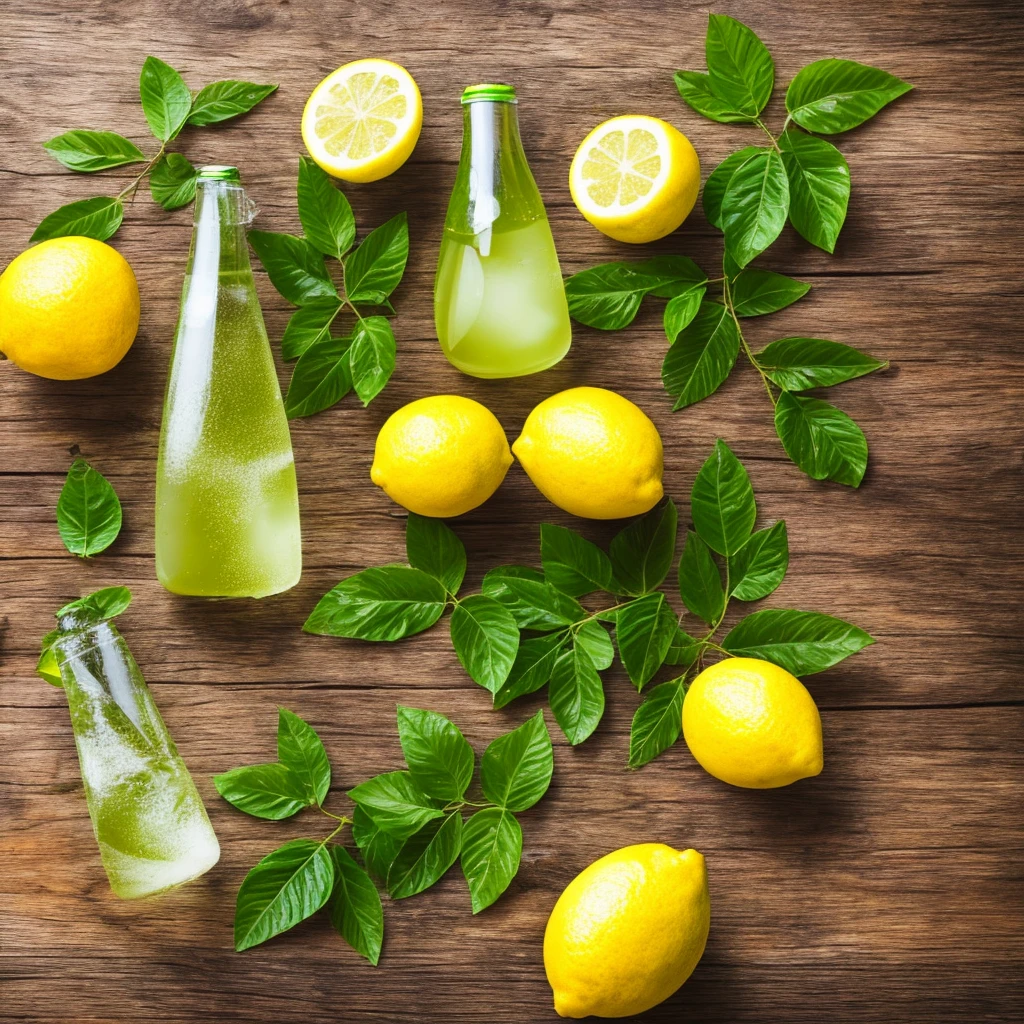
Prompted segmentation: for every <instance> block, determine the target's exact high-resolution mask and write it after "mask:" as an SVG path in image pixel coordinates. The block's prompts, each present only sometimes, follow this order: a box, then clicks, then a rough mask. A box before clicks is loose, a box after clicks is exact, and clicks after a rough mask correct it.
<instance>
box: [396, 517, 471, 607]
mask: <svg viewBox="0 0 1024 1024" xmlns="http://www.w3.org/2000/svg"><path fill="white" fill-rule="evenodd" d="M405 552H406V556H407V557H408V559H409V564H410V565H411V566H412V567H413V568H414V569H420V570H421V571H423V572H425V573H426V574H427V575H428V576H433V577H434V579H435V580H437V581H438V582H439V583H440V584H441V585H442V586H443V587H444V588H445V590H447V591H448V593H449V594H452V595H455V594H457V593H458V592H459V587H461V586H462V580H463V578H464V577H465V575H466V549H465V547H464V546H463V543H462V541H461V540H459V538H458V536H457V535H456V534H455V532H454V531H453V530H451V529H449V527H447V526H445V524H444V523H443V522H441V520H440V519H431V518H429V517H428V516H420V515H417V514H416V513H415V512H410V513H409V519H408V521H407V522H406V525H405Z"/></svg>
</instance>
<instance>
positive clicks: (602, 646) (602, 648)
mask: <svg viewBox="0 0 1024 1024" xmlns="http://www.w3.org/2000/svg"><path fill="white" fill-rule="evenodd" d="M576 643H577V644H579V646H580V647H582V648H583V649H584V650H585V651H586V652H587V654H589V655H590V660H591V661H592V662H593V663H594V668H596V669H597V670H598V672H603V671H604V670H605V669H606V668H611V665H612V662H613V661H614V660H615V645H614V644H613V643H612V638H611V637H610V636H609V635H608V630H607V629H605V628H604V626H602V625H601V623H600V622H598V621H597V620H596V619H590V620H588V621H586V622H583V623H581V624H580V628H579V629H578V630H577V631H576Z"/></svg>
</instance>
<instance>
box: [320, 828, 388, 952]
mask: <svg viewBox="0 0 1024 1024" xmlns="http://www.w3.org/2000/svg"><path fill="white" fill-rule="evenodd" d="M331 861H332V862H333V864H334V878H335V884H334V891H333V893H332V894H331V906H330V911H331V924H333V925H334V930H335V931H336V932H337V933H338V934H339V935H340V936H341V937H342V938H343V939H344V940H345V941H346V942H347V943H348V944H349V945H350V946H351V947H352V948H353V949H354V950H355V951H356V952H357V953H359V954H360V956H364V957H366V959H367V960H369V961H370V963H371V964H373V965H374V967H376V966H377V961H378V960H379V959H380V947H381V945H382V944H383V942H384V908H383V907H382V906H381V905H380V894H379V893H378V892H377V888H376V886H375V885H374V884H373V882H372V881H371V880H370V876H369V875H368V874H367V873H366V872H365V871H364V870H363V869H362V868H361V867H360V866H359V865H358V864H357V863H356V862H355V861H354V860H353V859H352V855H351V854H350V853H349V852H348V850H346V849H345V848H344V847H343V846H331Z"/></svg>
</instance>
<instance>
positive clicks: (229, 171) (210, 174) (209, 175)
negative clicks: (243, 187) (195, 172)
mask: <svg viewBox="0 0 1024 1024" xmlns="http://www.w3.org/2000/svg"><path fill="white" fill-rule="evenodd" d="M199 177H200V178H201V179H202V180H203V181H241V180H242V176H241V175H240V174H239V173H238V168H237V167H231V166H229V165H228V164H210V165H209V166H208V167H200V168H199Z"/></svg>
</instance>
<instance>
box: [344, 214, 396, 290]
mask: <svg viewBox="0 0 1024 1024" xmlns="http://www.w3.org/2000/svg"><path fill="white" fill-rule="evenodd" d="M408 258H409V224H408V222H407V219H406V215H405V214H404V213H399V214H397V215H396V216H394V217H392V218H391V220H389V221H387V223H385V224H381V226H380V227H379V228H374V230H373V231H371V232H370V233H369V234H368V235H367V236H366V237H365V238H364V239H363V240H362V242H361V243H360V245H359V248H358V249H356V251H355V252H354V253H352V255H351V256H349V258H348V259H347V260H346V261H345V291H346V293H347V294H348V297H349V299H350V300H351V301H352V302H369V303H373V304H378V305H379V304H380V303H382V302H383V301H384V300H385V299H386V298H387V297H388V296H389V295H390V294H391V293H392V292H393V291H394V290H395V289H396V288H397V287H398V282H399V281H401V280H402V275H403V274H404V273H405V261H406V260H407V259H408Z"/></svg>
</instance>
